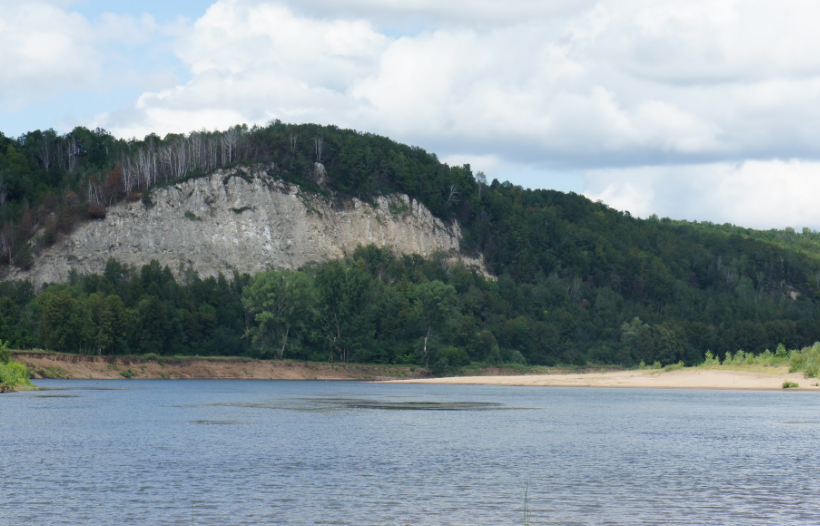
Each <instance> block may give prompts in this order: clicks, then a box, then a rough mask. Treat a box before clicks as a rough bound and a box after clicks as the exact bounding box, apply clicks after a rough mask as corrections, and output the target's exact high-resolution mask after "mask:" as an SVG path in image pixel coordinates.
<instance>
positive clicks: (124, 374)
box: [120, 368, 137, 380]
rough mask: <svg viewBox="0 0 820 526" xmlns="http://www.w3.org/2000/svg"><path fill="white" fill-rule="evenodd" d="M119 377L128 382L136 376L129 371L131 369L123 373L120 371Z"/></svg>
mask: <svg viewBox="0 0 820 526" xmlns="http://www.w3.org/2000/svg"><path fill="white" fill-rule="evenodd" d="M120 376H122V377H123V378H125V379H128V380H130V379H131V378H133V377H135V376H137V373H135V372H134V371H132V370H131V368H128V369H126V370H125V371H120Z"/></svg>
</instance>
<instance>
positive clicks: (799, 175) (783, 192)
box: [584, 160, 820, 230]
mask: <svg viewBox="0 0 820 526" xmlns="http://www.w3.org/2000/svg"><path fill="white" fill-rule="evenodd" d="M818 174H820V163H818V162H802V161H780V160H774V161H749V162H744V163H741V164H729V163H716V164H708V165H700V166H667V167H644V168H638V169H632V168H630V169H621V170H595V171H591V172H589V173H587V174H586V175H585V178H586V184H585V189H584V194H585V195H586V196H587V197H589V198H590V199H593V200H597V199H601V200H603V201H604V202H605V203H607V204H609V205H610V206H612V207H613V208H615V209H618V210H628V211H630V212H631V213H632V214H633V215H635V216H638V217H648V216H649V215H651V214H654V213H657V214H658V215H660V216H666V217H672V218H674V219H687V220H690V221H712V222H713V223H719V224H723V223H734V224H739V225H743V226H747V227H752V228H761V229H769V228H781V229H782V228H785V227H788V226H791V227H794V228H796V229H798V230H799V229H800V228H802V227H804V226H807V227H810V228H812V229H815V230H820V207H818V200H817V196H818V195H820V177H818Z"/></svg>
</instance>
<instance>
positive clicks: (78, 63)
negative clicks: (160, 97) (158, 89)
mask: <svg viewBox="0 0 820 526" xmlns="http://www.w3.org/2000/svg"><path fill="white" fill-rule="evenodd" d="M62 4H68V2H42V1H31V2H10V1H5V0H4V1H1V2H0V50H2V52H0V71H2V75H0V107H2V108H3V109H4V110H6V111H20V110H21V109H23V108H25V107H27V106H31V105H34V104H41V103H43V102H44V101H45V100H47V99H49V98H52V97H54V96H55V95H57V94H59V93H67V92H72V91H75V92H77V91H85V92H94V91H104V90H111V89H123V88H127V87H129V86H133V85H135V84H136V85H137V86H139V87H141V88H143V89H144V88H147V87H150V86H152V85H156V82H155V81H156V79H157V78H159V77H163V75H162V74H158V73H156V72H151V71H143V72H141V79H137V78H136V76H135V75H134V74H133V72H132V71H131V70H129V69H128V68H127V67H126V68H123V67H122V66H120V65H118V63H121V62H128V60H129V59H128V58H126V57H125V54H126V53H125V52H124V50H128V49H131V48H134V47H136V46H141V45H146V44H148V43H149V42H150V41H151V38H152V37H154V36H156V34H157V32H158V31H160V29H161V28H160V27H159V26H158V25H157V24H156V22H155V21H154V19H153V17H151V16H150V15H143V16H142V17H139V18H135V17H131V16H124V15H117V14H113V13H102V14H101V15H100V16H99V18H98V19H97V20H95V21H93V22H92V21H89V20H88V19H87V18H85V17H84V16H82V15H80V14H78V13H75V12H71V11H66V10H65V9H64V6H63V5H62ZM142 78H147V79H148V82H144V81H141V80H142ZM167 79H168V75H164V82H165V83H167ZM55 120H56V119H55Z"/></svg>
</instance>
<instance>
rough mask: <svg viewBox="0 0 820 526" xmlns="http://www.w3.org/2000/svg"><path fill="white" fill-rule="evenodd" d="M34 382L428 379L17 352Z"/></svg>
mask: <svg viewBox="0 0 820 526" xmlns="http://www.w3.org/2000/svg"><path fill="white" fill-rule="evenodd" d="M12 356H13V359H14V360H15V361H17V362H20V363H22V364H23V365H25V366H26V367H28V369H29V371H30V372H31V374H32V375H33V379H38V380H42V379H65V380H69V379H73V380H89V379H93V380H115V379H116V380H122V379H125V378H129V379H130V378H132V379H137V380H163V379H164V380H170V379H174V380H177V379H191V380H194V379H197V380H205V379H208V380H210V379H214V380H217V379H219V380H325V381H330V380H370V381H385V380H402V379H413V378H425V377H427V378H429V376H430V375H429V372H428V371H427V370H426V369H424V368H419V367H411V366H403V365H363V364H345V363H336V364H331V363H322V362H296V361H288V360H253V359H249V358H234V357H176V358H175V357H171V356H158V357H154V356H151V357H150V359H148V358H143V357H140V356H90V355H81V354H63V353H55V352H47V351H33V352H32V351H12Z"/></svg>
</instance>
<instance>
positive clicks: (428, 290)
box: [414, 280, 456, 367]
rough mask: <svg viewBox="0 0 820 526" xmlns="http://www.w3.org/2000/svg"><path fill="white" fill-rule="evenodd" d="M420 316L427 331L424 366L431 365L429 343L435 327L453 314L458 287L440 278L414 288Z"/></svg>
mask: <svg viewBox="0 0 820 526" xmlns="http://www.w3.org/2000/svg"><path fill="white" fill-rule="evenodd" d="M414 294H415V300H416V302H415V303H416V309H417V313H418V316H419V317H420V318H421V319H422V320H423V321H424V326H425V327H426V329H427V332H426V333H425V335H424V349H423V350H422V356H423V357H424V367H430V354H429V352H428V343H429V341H430V333H431V332H432V330H433V328H434V327H435V328H438V327H440V326H441V325H442V324H444V323H445V322H446V321H447V320H448V319H449V318H450V316H452V313H453V308H454V307H455V296H456V289H455V288H453V286H452V285H445V284H444V283H442V282H441V281H439V280H434V281H429V282H427V283H422V284H421V285H418V286H416V288H415V290H414Z"/></svg>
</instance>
